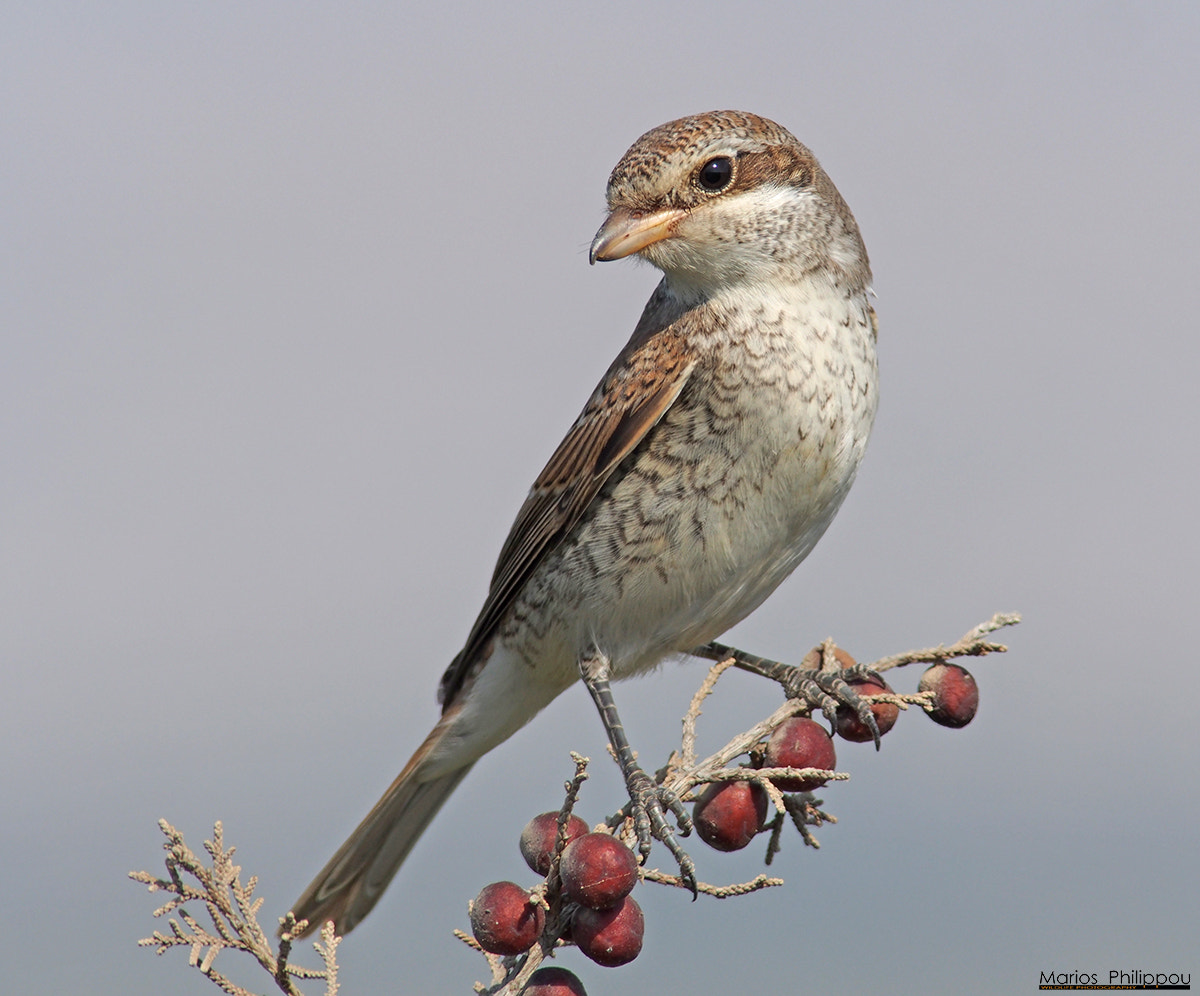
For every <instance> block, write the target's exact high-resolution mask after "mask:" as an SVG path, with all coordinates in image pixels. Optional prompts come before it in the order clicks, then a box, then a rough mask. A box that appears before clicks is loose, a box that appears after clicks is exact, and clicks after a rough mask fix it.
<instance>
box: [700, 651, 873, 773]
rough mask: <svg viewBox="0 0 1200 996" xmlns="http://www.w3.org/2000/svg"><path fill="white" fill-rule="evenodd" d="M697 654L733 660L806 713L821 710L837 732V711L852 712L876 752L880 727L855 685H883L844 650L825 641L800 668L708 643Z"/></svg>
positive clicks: (869, 706) (714, 658) (871, 671)
mask: <svg viewBox="0 0 1200 996" xmlns="http://www.w3.org/2000/svg"><path fill="white" fill-rule="evenodd" d="M696 653H697V654H698V655H699V656H702V657H707V658H709V659H710V660H728V659H730V658H732V659H733V660H734V662H735V663H736V664H737V666H738V667H739V668H741V669H742V670H743V671H751V672H753V673H754V674H761V675H762V676H763V677H765V678H770V679H772V680H773V681H777V682H779V684H780V685H781V686H782V687H783V691H784V694H785V695H786V696H787V697H788V698H789V699H799V700H800V701H802V702H804V703H805V704H806V705H807V706H808V709H809V711H810V712H811V711H814V710H817V709H820V710H821V712H822V713H824V715H825V719H826V720H827V721H828V722H829V724H830V727H831V729H833V730H836V729H837V711H838V707H839V706H844V707H846V708H848V709H850V710H852V711H853V712H854V714H855V715H856V716H857V717H858V718H859V721H860V722H861V723H862V724H863V725H864V726H865V727H866V728H867V729H868V730H870V731H871V736H872V738H873V739H874V741H875V749H876V750H878V749H879V724H878V723H876V721H875V714H874V712H873V711H872V710H871V704H870V703H869V702H867V701H866V699H864V698H863V697H862V696H861V695H859V694H858V692H857V691H855V689H854V686H853V685H852V684H850V683H851V682H854V681H870V682H874V683H876V684H878V685H879V686H880V687H883V686H884V684H885V682H884V680H883V678H882V677H880V675H879V673H878V672H877V671H873V670H871V668H869V667H866V666H865V665H863V664H859V663H857V662H855V661H854V659H853V658H852V657H850V655H849V654H847V653H846V652H845V651H844V650H841V649H840V648H838V647H835V646H834V645H833V642H832V641H828V640H827V641H826V642H825V643H824V644H823V645H821V646H819V647H814V648H813V649H812V650H811V651H809V653H808V654H807V655H805V658H804V660H803V661H802V662H801V663H800V665H799V666H797V665H795V664H783V663H780V662H779V661H773V660H768V659H767V658H765V657H756V656H755V655H754V654H748V653H746V652H745V651H744V650H738V649H737V648H735V647H727V646H725V645H724V644H720V643H707V644H705V645H704V646H703V647H701V648H699V649H698V650H697V651H696Z"/></svg>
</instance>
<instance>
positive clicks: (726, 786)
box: [692, 782, 767, 851]
mask: <svg viewBox="0 0 1200 996" xmlns="http://www.w3.org/2000/svg"><path fill="white" fill-rule="evenodd" d="M766 818H767V793H766V792H765V791H763V789H762V788H761V787H760V786H758V785H755V784H753V783H752V782H713V783H712V784H711V785H709V786H708V788H706V789H705V790H704V792H703V793H701V795H700V798H699V799H697V800H696V808H695V809H694V810H692V821H693V822H694V823H695V824H696V833H698V834H699V835H700V839H701V840H702V841H704V843H706V844H708V845H709V846H710V847H715V848H716V849H717V850H718V851H740V850H741V849H742V848H743V847H745V846H746V845H747V844H749V843H750V841H752V840H753V839H754V835H755V834H756V833H758V830H759V827H761V826H762V824H763V820H765V819H766Z"/></svg>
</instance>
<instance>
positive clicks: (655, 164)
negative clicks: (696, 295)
mask: <svg viewBox="0 0 1200 996" xmlns="http://www.w3.org/2000/svg"><path fill="white" fill-rule="evenodd" d="M720 155H726V156H729V157H730V158H731V159H732V160H733V161H734V176H733V181H732V183H731V184H730V185H729V186H728V187H727V188H725V189H724V190H723V191H722V192H723V193H733V192H734V191H737V190H744V189H749V188H750V187H753V186H757V185H758V184H759V183H762V182H763V181H764V180H768V179H769V180H771V181H773V182H777V183H778V182H782V183H789V184H794V185H796V186H808V185H810V184H811V183H812V182H813V180H814V177H815V175H816V173H817V171H819V169H820V166H819V165H818V164H817V160H816V157H815V156H813V154H812V153H811V152H810V151H809V150H808V149H807V148H806V147H805V146H804V145H802V144H801V143H800V142H799V141H798V140H797V139H796V136H795V135H793V134H792V133H791V132H790V131H788V130H787V129H786V128H784V127H782V126H780V125H778V124H776V123H775V122H774V121H770V120H768V119H767V118H763V117H759V116H758V115H757V114H750V113H748V112H746V111H708V112H706V113H704V114H692V115H689V116H688V117H684V118H678V119H676V120H675V121H668V122H667V123H666V124H662V125H659V126H658V127H657V128H652V129H651V130H650V131H648V132H646V134H644V135H642V136H641V138H639V139H638V140H637V141H636V142H634V143H633V145H631V146H630V147H629V150H628V151H627V152H626V153H625V155H624V156H622V157H621V161H620V162H618V163H617V165H616V166H615V167H614V168H613V171H612V174H611V175H610V176H609V179H608V190H607V198H608V205H609V208H610V209H611V208H614V207H616V206H618V205H621V206H624V207H629V208H634V209H639V210H652V209H659V208H663V207H683V208H686V207H691V206H694V205H695V204H698V203H701V202H703V201H704V200H706V199H708V198H710V197H712V196H713V195H712V193H711V192H709V191H706V190H704V189H703V188H702V187H700V185H699V184H698V183H695V182H693V183H691V184H687V185H683V186H680V185H679V184H678V182H677V179H678V176H679V173H680V171H681V170H684V169H687V168H688V167H692V168H698V167H699V166H701V165H703V164H704V163H705V162H707V161H708V160H709V159H711V158H713V157H714V156H720Z"/></svg>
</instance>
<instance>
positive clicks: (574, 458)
mask: <svg viewBox="0 0 1200 996" xmlns="http://www.w3.org/2000/svg"><path fill="white" fill-rule="evenodd" d="M639 331H640V330H639ZM695 365H696V364H695V359H694V357H693V356H692V355H691V353H690V351H689V350H688V349H687V347H686V343H685V341H684V337H683V336H682V335H680V334H679V333H678V332H677V331H676V329H675V328H674V327H673V326H672V327H667V328H664V329H661V330H659V331H657V332H655V333H653V334H649V335H647V334H645V333H641V334H638V333H635V335H634V338H633V339H631V340H630V342H629V345H628V346H626V348H625V350H624V351H623V352H622V353H621V355H620V356H618V357H617V360H616V362H614V363H613V365H612V367H610V368H609V370H608V373H606V374H605V376H604V379H603V380H602V381H601V382H600V384H599V386H598V387H597V388H596V390H595V391H594V392H593V393H592V396H591V398H590V399H589V400H588V403H587V405H586V406H585V407H584V409H583V411H582V412H581V413H580V415H579V418H578V419H576V420H575V424H574V425H573V426H572V427H571V431H570V432H568V433H567V435H566V438H565V439H564V440H563V441H562V442H561V443H559V445H558V449H557V450H555V451H554V455H553V456H552V457H550V462H549V463H547V464H546V466H545V469H543V470H542V472H541V473H540V474H539V475H538V478H537V480H536V481H534V482H533V487H532V488H531V489H530V492H529V497H527V498H526V499H525V503H524V504H523V505H522V506H521V510H520V511H519V512H518V513H517V519H516V521H515V522H514V523H513V526H512V529H511V530H510V531H509V534H508V539H506V540H505V541H504V547H503V549H502V550H501V551H500V559H499V561H498V562H497V564H496V570H495V573H494V574H493V575H492V584H491V589H490V590H489V591H488V596H487V600H486V601H485V602H484V603H483V609H482V610H481V611H480V613H479V617H478V618H477V619H476V620H475V625H474V626H473V627H472V628H471V634H470V636H469V637H468V638H467V643H466V646H464V647H463V649H462V652H461V653H459V655H458V656H457V657H456V658H455V659H454V661H453V662H452V663H451V665H450V667H449V668H447V670H446V673H445V674H444V675H443V676H442V682H441V688H440V690H439V693H438V697H439V699H440V700H441V702H442V704H443V708H446V707H448V706H449V705H450V703H451V702H453V701H454V698H455V696H456V695H457V694H458V692H459V691H460V690H461V689H462V687H463V684H464V682H465V681H466V680H467V679H468V677H469V676H470V673H471V669H472V667H473V665H474V664H475V661H476V657H477V656H478V651H479V650H480V649H481V648H482V647H483V646H484V644H486V643H487V641H488V640H489V639H490V638H491V636H492V634H493V632H494V631H495V628H496V626H497V625H498V624H499V622H500V620H501V618H502V617H503V616H504V614H505V612H507V611H508V609H509V607H510V606H511V605H512V603H513V600H514V599H515V598H516V596H517V593H518V592H519V591H520V590H521V587H522V586H523V585H524V584H525V582H526V581H527V580H529V577H530V575H531V574H532V573H533V572H534V570H535V569H536V568H537V566H538V564H539V563H541V561H542V558H543V557H545V556H546V554H547V553H549V552H550V551H551V550H553V549H554V547H555V546H556V545H557V544H558V543H559V542H560V541H561V540H562V538H563V537H564V536H566V535H567V533H569V532H570V531H571V529H572V528H573V527H574V526H575V525H576V524H577V523H578V522H579V520H580V519H581V518H582V517H583V515H584V513H585V512H586V511H587V508H588V506H589V505H590V504H591V503H592V500H593V499H594V498H595V497H596V495H597V493H598V492H599V491H600V489H601V488H602V487H603V486H604V482H605V481H607V480H608V478H609V477H610V476H611V474H612V472H613V471H614V470H616V468H617V466H618V465H619V464H620V463H621V461H622V460H624V459H625V457H627V456H628V455H629V454H630V453H631V452H632V451H633V449H634V448H635V447H636V446H637V444H638V443H639V442H641V441H642V439H643V438H645V435H646V433H648V432H649V431H650V430H651V429H652V428H653V427H654V426H655V424H656V423H657V422H658V420H659V419H660V418H662V417H663V415H664V414H665V413H666V411H667V409H668V408H670V407H671V405H672V403H674V401H675V399H676V398H677V397H679V392H680V391H682V390H683V387H684V385H685V384H686V383H687V380H688V377H689V375H690V374H691V372H692V370H693V369H694V367H695Z"/></svg>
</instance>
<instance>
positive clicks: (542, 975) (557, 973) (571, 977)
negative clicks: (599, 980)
mask: <svg viewBox="0 0 1200 996" xmlns="http://www.w3.org/2000/svg"><path fill="white" fill-rule="evenodd" d="M521 992H522V994H523V996H587V992H586V991H585V990H584V988H583V983H582V982H580V981H579V978H578V977H577V976H576V975H575V973H574V972H568V971H567V970H566V969H565V968H559V967H558V966H557V965H551V966H549V967H544V968H539V969H538V970H537V971H536V972H534V973H533V975H531V976H530V977H529V981H528V982H527V983H526V984H525V988H524V989H522V990H521Z"/></svg>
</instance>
